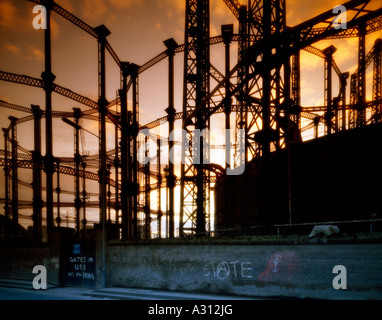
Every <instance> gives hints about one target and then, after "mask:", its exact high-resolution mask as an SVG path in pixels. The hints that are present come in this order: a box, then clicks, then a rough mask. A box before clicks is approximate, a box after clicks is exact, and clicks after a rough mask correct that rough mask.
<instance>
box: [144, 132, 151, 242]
mask: <svg viewBox="0 0 382 320" xmlns="http://www.w3.org/2000/svg"><path fill="white" fill-rule="evenodd" d="M145 157H146V159H148V157H149V137H148V136H145ZM144 172H145V175H144V177H145V208H144V212H145V238H146V239H150V238H151V210H150V192H151V186H150V161H147V163H146V164H145V169H144Z"/></svg>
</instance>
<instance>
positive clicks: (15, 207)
mask: <svg viewBox="0 0 382 320" xmlns="http://www.w3.org/2000/svg"><path fill="white" fill-rule="evenodd" d="M8 119H9V120H10V121H11V141H12V160H11V168H12V202H11V203H12V231H13V237H15V238H16V237H18V225H19V191H18V183H19V182H18V167H17V133H16V126H17V120H18V119H17V118H15V117H9V118H8Z"/></svg>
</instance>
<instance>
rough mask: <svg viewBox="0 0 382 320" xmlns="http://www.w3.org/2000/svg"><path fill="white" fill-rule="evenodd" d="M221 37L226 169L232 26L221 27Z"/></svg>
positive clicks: (229, 125)
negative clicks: (223, 51)
mask: <svg viewBox="0 0 382 320" xmlns="http://www.w3.org/2000/svg"><path fill="white" fill-rule="evenodd" d="M221 31H222V36H223V40H224V44H225V77H226V82H225V103H224V113H225V162H226V168H230V167H231V136H230V129H231V124H230V116H231V94H230V85H231V81H230V79H229V76H228V75H229V73H230V69H231V68H230V44H231V41H232V35H233V25H232V24H228V25H223V26H222V27H221Z"/></svg>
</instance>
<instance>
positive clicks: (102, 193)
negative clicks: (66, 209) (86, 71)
mask: <svg viewBox="0 0 382 320" xmlns="http://www.w3.org/2000/svg"><path fill="white" fill-rule="evenodd" d="M94 31H95V32H96V33H97V34H98V76H99V84H98V89H99V92H98V95H99V98H98V111H99V137H100V140H99V185H100V188H99V200H100V201H99V209H100V222H101V224H102V284H103V287H106V210H107V175H108V172H107V166H106V156H107V155H106V112H107V109H106V108H107V105H108V101H107V100H106V59H105V49H106V37H107V36H108V35H110V31H109V30H108V29H107V28H106V27H105V26H104V25H101V26H99V27H97V28H95V29H94Z"/></svg>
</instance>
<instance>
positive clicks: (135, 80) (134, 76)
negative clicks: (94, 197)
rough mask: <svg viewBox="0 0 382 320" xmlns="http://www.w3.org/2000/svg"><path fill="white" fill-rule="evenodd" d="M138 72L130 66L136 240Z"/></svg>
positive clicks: (136, 228) (135, 235) (136, 230)
mask: <svg viewBox="0 0 382 320" xmlns="http://www.w3.org/2000/svg"><path fill="white" fill-rule="evenodd" d="M138 70H139V66H138V65H136V64H130V72H131V73H130V75H131V78H132V81H133V92H132V94H133V111H132V124H131V136H132V140H133V147H132V188H131V190H132V200H133V207H132V208H133V212H132V213H133V237H134V239H138V195H139V182H138V158H137V156H138V132H139V124H138V121H139V117H138V112H139V109H138V108H139V107H138Z"/></svg>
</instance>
